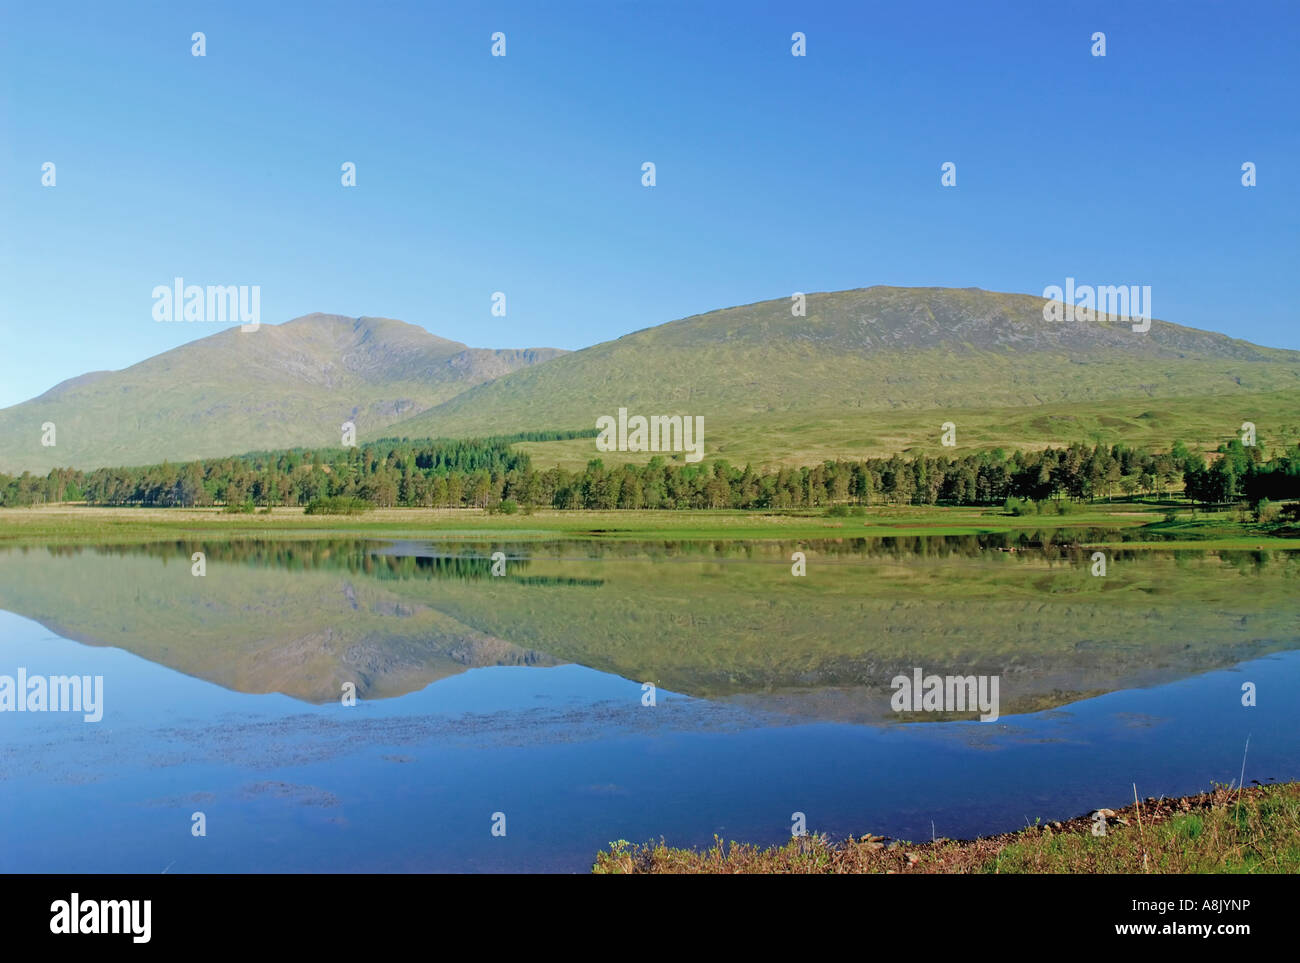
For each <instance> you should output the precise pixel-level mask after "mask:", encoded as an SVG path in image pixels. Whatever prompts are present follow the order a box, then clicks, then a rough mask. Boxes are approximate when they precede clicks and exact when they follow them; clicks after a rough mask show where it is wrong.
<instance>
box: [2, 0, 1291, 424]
mask: <svg viewBox="0 0 1300 963" xmlns="http://www.w3.org/2000/svg"><path fill="white" fill-rule="evenodd" d="M3 10H4V13H3V21H2V24H0V28H2V29H0V33H2V39H0V45H2V46H0V76H3V102H2V103H0V134H2V136H0V185H3V189H2V193H0V218H2V219H3V230H2V231H0V236H2V237H3V240H2V241H0V243H2V244H3V245H4V247H3V252H2V257H3V261H2V263H0V293H2V297H0V335H2V338H0V347H2V348H3V350H0V405H8V404H13V403H16V402H18V401H21V400H24V399H26V398H29V397H32V396H34V395H36V394H38V393H40V392H42V391H44V390H45V389H47V388H49V387H50V386H52V385H53V384H55V383H56V382H58V381H60V380H62V379H64V378H67V377H70V376H73V375H76V374H79V373H82V372H85V371H90V370H98V369H105V368H120V367H125V366H127V365H129V364H132V363H134V362H136V361H139V360H142V359H144V358H146V357H148V356H150V355H153V354H156V353H158V352H160V351H163V350H166V349H168V348H170V347H174V346H175V345H177V344H180V343H182V342H184V341H188V340H192V339H195V338H198V337H202V336H204V335H208V334H212V333H215V331H216V330H217V328H216V326H214V325H207V324H190V325H185V324H173V325H165V324H157V323H155V322H154V321H153V319H152V316H151V309H152V306H153V302H152V300H151V297H150V292H151V291H152V289H153V287H154V286H155V285H158V284H166V283H169V282H170V279H172V278H173V277H176V276H178V275H179V276H181V277H184V278H185V279H186V281H187V282H188V283H197V284H250V285H251V284H257V285H260V286H261V289H262V320H263V321H264V322H267V323H278V322H280V321H284V320H288V319H290V318H293V317H297V316H299V315H302V314H307V313H309V312H312V311H326V312H336V313H340V314H347V315H363V314H369V315H382V316H387V317H396V318H401V319H403V320H408V321H412V322H416V323H419V324H422V325H424V326H425V327H426V328H428V329H429V330H430V331H432V332H434V333H436V334H439V335H442V336H444V337H448V338H452V339H455V340H458V341H464V342H467V343H469V344H472V345H475V346H482V347H525V346H541V345H548V346H555V347H563V348H579V347H583V346H585V345H589V344H593V343H596V342H598V341H603V340H607V339H610V338H614V337H617V336H618V335H620V334H624V333H626V332H628V331H632V330H635V329H638V328H642V327H646V326H648V325H652V324H657V323H659V322H662V321H668V320H672V319H675V318H679V317H684V316H688V315H691V314H695V313H699V312H702V311H708V310H712V309H715V308H720V307H727V306H730V305H735V304H745V303H749V302H753V301H759V300H763V299H767V298H773V297H788V296H789V294H790V293H791V292H793V291H796V290H799V291H821V290H837V289H843V288H853V287H862V286H867V285H871V284H881V283H883V284H899V285H950V286H958V287H966V286H978V287H983V288H988V289H992V290H1005V291H1023V292H1029V293H1035V294H1041V292H1042V290H1043V288H1044V287H1045V286H1046V285H1048V284H1063V282H1064V279H1065V277H1066V276H1067V275H1068V276H1073V277H1075V278H1076V279H1078V280H1079V282H1080V283H1098V284H1119V283H1131V284H1149V285H1151V287H1152V300H1153V303H1154V314H1155V316H1156V317H1160V318H1165V319H1168V320H1173V321H1178V322H1181V323H1186V324H1192V325H1195V326H1198V327H1207V328H1212V329H1216V330H1221V331H1224V332H1227V333H1229V334H1232V335H1234V336H1237V337H1242V338H1247V339H1249V340H1252V341H1256V342H1260V343H1264V344H1269V345H1277V346H1285V347H1293V348H1296V347H1300V334H1298V333H1297V324H1296V321H1297V312H1296V296H1295V281H1296V277H1297V265H1300V234H1298V227H1297V224H1298V220H1300V219H1298V217H1297V212H1298V211H1300V205H1298V204H1297V200H1298V199H1300V197H1298V195H1300V187H1298V185H1300V170H1297V158H1298V157H1300V149H1298V148H1300V143H1298V142H1300V124H1298V123H1297V120H1298V119H1300V118H1298V114H1300V107H1298V106H1297V105H1300V82H1298V77H1300V68H1298V67H1297V61H1298V58H1297V56H1296V50H1297V41H1298V39H1300V37H1298V33H1300V31H1298V29H1297V27H1298V26H1300V4H1296V3H1290V2H1268V0H1266V2H1262V3H1252V4H1249V5H1240V4H1231V3H1212V4H1209V3H1186V2H1178V3H1173V2H1142V0H1125V2H1119V3H1113V4H1112V3H1105V4H1089V3H1074V2H1071V3H1056V2H1041V0H1035V2H1025V3H1015V4H1011V3H983V2H980V3H965V2H963V3H942V2H941V3H923V4H922V3H838V4H831V3H821V4H817V3H813V4H809V3H803V2H799V3H785V4H776V3H772V4H767V3H735V4H722V3H706V2H698V3H678V2H659V0H656V2H651V3H608V2H594V0H593V2H589V3H564V2H557V3H545V4H541V3H535V2H524V3H517V4H515V3H511V4H472V5H471V4H468V3H466V4H437V5H434V4H425V3H419V4H417V3H409V4H400V3H382V4H371V3H364V2H363V3H339V4H333V3H302V4H297V3H289V2H280V0H277V2H258V3H233V4H227V3H223V4H220V5H218V4H193V5H191V4H186V3H179V2H166V3H156V4H155V3H148V4H146V3H135V2H123V3H101V2H94V3H89V2H88V3H75V4H70V3H62V2H57V0H52V2H42V3H40V4H30V3H22V4H19V3H17V2H10V0H5V2H4V5H3ZM196 30H202V31H204V32H205V33H206V35H207V56H206V57H203V58H196V57H193V56H191V54H190V45H191V41H190V35H191V34H192V33H193V32H194V31H196ZM497 30H500V31H504V32H505V33H506V35H507V56H506V57H505V58H494V57H491V56H490V55H489V48H490V35H491V34H492V32H493V31H497ZM796 30H799V31H803V32H804V33H806V34H807V38H808V41H807V44H808V48H807V49H808V55H807V57H805V58H795V57H792V56H791V55H790V35H791V33H792V32H794V31H796ZM1097 30H1101V31H1105V33H1106V36H1107V56H1106V57H1105V58H1104V59H1103V58H1094V57H1092V56H1091V55H1090V46H1091V42H1090V39H1089V38H1090V36H1091V34H1092V33H1093V32H1094V31H1097ZM45 161H53V162H54V163H55V164H56V165H57V178H58V180H57V186H56V187H54V188H45V187H42V186H41V184H40V176H41V164H42V163H43V162H45ZM344 161H353V162H354V163H356V165H357V180H358V186H357V187H356V188H355V189H346V188H343V187H342V186H341V185H340V183H339V177H340V171H339V167H340V165H341V164H342V163H343V162H344ZM643 161H653V162H654V163H655V164H656V165H657V177H658V184H657V186H656V187H654V188H645V187H642V186H641V164H642V162H643ZM945 161H952V162H954V163H955V164H956V165H957V187H956V188H955V189H945V188H943V187H941V186H940V165H941V164H942V163H943V162H945ZM1245 161H1251V162H1254V163H1255V164H1256V165H1257V170H1258V174H1257V176H1258V186H1257V187H1255V188H1244V187H1242V186H1241V183H1240V177H1241V173H1240V168H1241V165H1242V163H1243V162H1245ZM494 291H504V292H505V293H506V295H507V298H508V315H507V317H505V318H494V317H492V316H491V315H490V312H489V309H490V296H491V294H492V292H494Z"/></svg>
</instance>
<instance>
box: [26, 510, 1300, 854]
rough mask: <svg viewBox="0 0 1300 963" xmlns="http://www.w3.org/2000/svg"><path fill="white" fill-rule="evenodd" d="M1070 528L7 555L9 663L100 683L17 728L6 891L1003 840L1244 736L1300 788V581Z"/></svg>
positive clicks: (1114, 802) (1234, 762) (1181, 772)
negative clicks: (904, 841) (90, 876)
mask: <svg viewBox="0 0 1300 963" xmlns="http://www.w3.org/2000/svg"><path fill="white" fill-rule="evenodd" d="M1073 541H1074V539H1073V537H1070V536H1064V537H1063V536H1057V537H1056V541H1055V542H1053V541H1052V539H1051V537H1045V536H1044V535H1043V534H1042V533H1025V534H1024V535H1020V536H1015V537H1012V538H1010V539H1006V540H1003V539H987V540H983V539H975V538H932V539H899V540H876V541H864V540H840V541H827V542H800V543H795V542H789V543H770V542H762V543H754V542H751V543H744V542H719V543H672V542H655V543H647V542H639V543H618V544H609V543H603V544H596V545H592V544H574V543H518V544H509V543H497V544H487V543H484V544H472V545H471V544H464V543H448V544H428V543H415V542H363V541H355V540H334V541H329V542H296V543H295V542H277V543H267V544H257V543H239V544H217V543H198V542H196V543H194V544H189V543H184V544H176V543H169V544H166V545H156V546H147V547H137V548H113V547H102V548H95V549H44V548H41V549H29V550H26V551H21V550H9V551H4V552H0V608H2V609H4V610H5V611H4V612H0V675H10V676H13V675H15V674H16V672H17V670H18V668H19V667H22V668H25V669H26V671H27V674H28V676H29V677H31V676H36V675H43V676H52V675H63V674H76V675H83V676H84V675H90V676H96V675H99V676H102V677H103V679H104V700H103V701H104V713H103V719H102V721H100V722H97V723H88V722H84V721H83V720H82V716H81V714H77V713H57V712H21V713H18V712H3V713H0V870H3V871H10V872H13V871H67V872H108V871H127V872H144V873H156V872H162V871H163V870H167V871H168V872H173V873H176V872H210V871H272V872H274V871H298V870H303V871H328V872H334V871H343V872H349V871H370V870H378V871H427V870H453V871H465V870H468V871H483V870H486V871H502V870H504V871H510V870H553V871H585V870H586V869H588V868H589V867H590V865H591V862H592V859H593V857H594V854H595V853H596V851H597V850H599V849H600V848H602V847H603V846H605V845H606V844H607V843H608V842H610V841H611V840H616V839H620V838H621V839H629V840H636V841H643V840H647V839H650V838H656V839H657V838H659V837H660V836H662V837H664V838H665V839H666V840H667V841H668V842H670V843H673V844H678V845H702V844H707V843H709V842H711V841H712V839H713V836H714V834H717V835H720V836H723V837H726V838H732V839H742V840H748V841H754V842H762V843H772V842H778V841H780V840H782V839H784V838H787V837H788V836H789V833H790V824H791V814H792V813H793V812H796V811H799V812H803V813H805V814H806V817H807V822H808V826H809V828H810V829H811V830H813V831H819V832H826V833H828V834H830V835H831V836H832V837H837V836H840V837H842V836H844V835H846V834H848V833H858V834H860V833H863V832H867V831H871V832H875V833H881V834H885V835H890V836H895V837H900V838H912V839H922V838H925V839H928V838H929V837H930V835H931V834H932V833H935V834H937V835H940V836H949V837H964V836H972V835H976V834H982V833H990V832H997V831H1004V830H1008V829H1014V828H1017V827H1019V826H1022V825H1024V824H1025V822H1026V821H1033V820H1034V819H1035V818H1036V817H1043V818H1045V819H1056V818H1064V817H1069V816H1073V815H1078V814H1080V813H1082V812H1085V811H1087V810H1091V809H1094V808H1097V807H1100V806H1111V807H1116V806H1120V805H1123V804H1124V803H1125V802H1126V801H1130V800H1131V797H1132V793H1133V788H1132V785H1133V783H1136V784H1137V789H1138V792H1139V793H1140V794H1141V795H1143V796H1146V795H1160V794H1166V795H1173V794H1179V793H1185V792H1192V791H1197V790H1200V789H1204V788H1207V787H1208V786H1209V784H1210V783H1211V782H1212V781H1220V782H1224V783H1226V782H1229V781H1232V780H1235V779H1237V778H1238V776H1239V774H1240V772H1241V768H1242V757H1243V750H1244V749H1245V746H1246V741H1247V738H1249V751H1248V752H1247V753H1246V758H1245V773H1246V780H1247V781H1250V780H1252V779H1255V780H1259V781H1261V782H1265V781H1268V780H1270V779H1277V780H1283V779H1294V778H1297V777H1300V698H1297V693H1300V652H1298V651H1297V650H1300V605H1298V604H1297V602H1296V598H1297V593H1296V588H1297V585H1298V584H1300V582H1298V579H1300V558H1298V557H1297V556H1296V555H1295V554H1294V553H1281V552H1268V553H1266V552H1248V553H1247V552H1240V553H1222V554H1215V553H1202V552H1137V551H1126V552H1117V553H1115V554H1113V555H1112V556H1111V557H1110V558H1108V560H1107V574H1106V575H1105V576H1104V577H1096V576H1093V575H1092V574H1091V573H1090V568H1091V566H1092V564H1093V563H1092V561H1091V558H1090V556H1091V553H1090V552H1089V551H1084V550H1081V549H1079V548H1077V547H1074V545H1073ZM1009 548H1017V549H1018V550H1017V551H1015V552H1011V551H1007V550H1006V549H1009ZM196 551H202V552H204V553H205V555H206V574H205V575H204V576H203V577H196V576H194V575H193V574H191V565H192V563H191V555H192V553H193V552H196ZM796 551H802V552H804V553H805V555H806V557H807V575H805V576H803V577H795V576H793V575H792V574H791V571H790V566H791V562H790V556H791V554H792V553H793V552H796ZM494 552H501V553H502V554H503V555H504V556H505V561H504V574H503V575H499V576H498V575H493V574H492V566H493V560H492V558H491V556H492V554H493V553H494ZM916 667H919V668H922V669H923V670H924V672H925V673H926V674H930V673H937V674H941V675H943V674H960V675H968V674H996V675H997V676H998V677H999V679H1000V696H1001V712H1002V715H1001V718H999V719H998V720H997V721H996V722H978V721H973V716H972V714H970V713H965V714H959V716H960V718H953V717H952V716H934V715H925V714H915V715H910V716H907V717H900V716H899V715H898V714H896V713H894V712H893V711H892V710H891V708H890V705H889V698H890V695H891V689H890V687H889V681H890V679H891V678H893V677H894V676H895V675H896V674H899V673H907V674H910V673H911V671H912V669H913V668H916ZM646 682H649V683H654V684H655V685H656V686H657V689H656V692H655V696H656V699H655V702H656V704H655V705H654V706H646V705H643V704H642V703H643V686H642V683H646ZM1245 682H1250V683H1253V684H1254V685H1255V686H1256V688H1257V700H1258V705H1257V706H1255V707H1252V708H1246V707H1243V706H1242V704H1241V701H1242V685H1243V683H1245ZM345 684H351V685H354V686H355V687H356V690H357V693H358V699H357V702H356V705H354V706H345V705H342V704H341V700H340V695H341V692H342V689H343V686H344V685H345ZM945 719H946V720H947V721H941V720H945ZM195 812H202V813H204V814H205V817H206V824H207V835H206V837H202V838H198V837H195V836H193V835H191V831H190V828H191V816H192V814H193V813H195ZM494 813H504V814H505V822H506V834H505V836H503V837H501V836H493V835H492V833H491V829H492V825H493V814H494Z"/></svg>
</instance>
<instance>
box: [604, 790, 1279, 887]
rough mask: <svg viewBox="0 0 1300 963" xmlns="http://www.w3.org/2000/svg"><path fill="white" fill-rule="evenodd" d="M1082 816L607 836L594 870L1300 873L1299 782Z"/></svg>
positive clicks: (1216, 793)
mask: <svg viewBox="0 0 1300 963" xmlns="http://www.w3.org/2000/svg"><path fill="white" fill-rule="evenodd" d="M1105 822H1106V823H1107V826H1106V833H1105V834H1104V835H1094V833H1093V826H1094V825H1095V824H1096V820H1094V819H1093V818H1091V817H1088V816H1084V817H1080V818H1077V819H1073V820H1070V821H1069V822H1067V823H1060V822H1057V823H1051V824H1047V825H1043V824H1040V825H1037V826H1034V827H1030V828H1028V829H1025V830H1022V831H1021V832H1019V833H1012V834H1007V835H1004V836H997V837H992V838H987V839H977V840H969V841H953V840H939V841H934V842H929V843H923V844H919V845H914V844H910V843H901V844H900V843H897V842H889V841H887V840H885V839H884V838H882V837H878V836H871V835H866V836H862V837H860V838H856V839H855V838H850V839H848V840H845V841H844V842H842V843H838V844H832V843H831V842H830V841H829V840H827V839H826V838H825V837H820V836H808V837H803V838H800V839H792V840H791V841H789V842H787V843H784V844H782V845H780V846H771V847H760V846H754V845H749V844H743V843H732V844H730V845H725V844H724V843H723V842H722V841H721V840H717V841H715V843H714V845H713V846H712V847H710V848H709V849H706V850H694V849H678V848H673V847H670V846H668V845H666V844H665V843H663V842H662V841H661V842H659V843H649V844H646V845H641V846H637V845H633V844H631V843H628V842H627V841H626V840H619V841H617V842H614V843H611V844H610V847H609V849H608V850H606V851H604V852H601V853H600V854H598V855H597V857H596V862H595V865H594V866H593V867H592V872H594V873H601V874H607V873H617V874H627V873H946V874H951V873H980V874H987V873H1010V874H1023V873H1035V874H1065V873H1069V874H1098V873H1111V874H1113V873H1132V874H1139V873H1145V874H1157V875H1165V874H1186V873H1297V872H1300V783H1295V782H1292V783H1283V784H1279V785H1272V786H1263V787H1258V788H1252V789H1247V790H1245V791H1243V792H1240V793H1238V792H1237V791H1235V790H1230V789H1224V788H1220V789H1216V790H1214V791H1213V792H1209V793H1201V794H1198V795H1195V796H1187V797H1183V798H1180V799H1161V800H1155V799H1148V800H1146V801H1145V802H1144V803H1143V804H1141V805H1133V806H1128V807H1126V808H1124V809H1122V810H1119V811H1115V812H1114V813H1113V814H1112V815H1111V816H1109V817H1107V818H1106V819H1105Z"/></svg>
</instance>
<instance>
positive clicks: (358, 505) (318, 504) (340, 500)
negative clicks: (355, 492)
mask: <svg viewBox="0 0 1300 963" xmlns="http://www.w3.org/2000/svg"><path fill="white" fill-rule="evenodd" d="M374 507H375V506H373V505H371V504H370V503H369V502H368V501H366V500H365V499H364V498H344V497H343V496H341V495H335V496H334V497H333V498H313V499H312V500H311V501H309V502H308V503H307V509H306V514H308V515H360V514H361V513H362V512H368V511H370V509H372V508H374Z"/></svg>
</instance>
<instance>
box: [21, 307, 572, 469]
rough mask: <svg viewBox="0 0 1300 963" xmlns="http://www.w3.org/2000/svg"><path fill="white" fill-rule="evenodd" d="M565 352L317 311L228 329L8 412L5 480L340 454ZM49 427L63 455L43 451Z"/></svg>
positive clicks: (51, 449)
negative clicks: (356, 440)
mask: <svg viewBox="0 0 1300 963" xmlns="http://www.w3.org/2000/svg"><path fill="white" fill-rule="evenodd" d="M562 353H563V352H561V351H559V350H558V349H554V348H534V349H527V350H488V349H482V348H469V347H466V346H465V345H463V344H460V343H459V342H456V341H448V340H446V339H444V338H439V337H436V336H434V335H432V334H430V333H429V332H427V331H425V330H424V329H423V328H420V327H417V326H415V325H411V324H406V323H404V322H402V321H393V320H390V319H387V318H345V317H341V316H339V315H332V314H311V315H307V316H306V317H302V318H297V319H296V320H293V321H288V322H286V323H284V324H279V325H266V324H264V325H262V326H261V327H260V328H258V330H256V331H249V332H243V331H240V330H239V329H238V328H237V327H234V328H227V329H224V330H222V331H220V332H218V333H216V334H213V335H211V336H209V337H206V338H202V339H200V340H198V341H194V342H192V343H190V344H186V345H182V346H181V347H179V348H175V349H173V350H171V351H168V352H165V353H164V354H160V355H158V356H156V357H153V358H150V359H149V360H148V361H143V362H141V363H140V364H137V365H133V366H132V367H130V368H126V369H124V370H122V371H113V372H108V371H98V372H93V373H90V374H85V375H81V376H79V377H77V378H72V379H69V380H68V381H65V382H63V383H62V384H59V385H57V386H56V387H54V388H52V389H50V390H49V391H47V392H46V393H45V394H43V395H41V396H40V397H38V398H34V399H32V400H31V401H27V402H24V403H23V404H20V405H15V406H13V407H11V408H7V409H5V410H3V411H0V470H3V471H19V470H31V471H40V472H44V471H48V470H49V469H50V468H52V467H62V466H74V467H77V468H87V469H89V468H95V467H102V466H105V465H127V464H131V465H138V464H148V463H151V462H159V461H162V460H164V459H167V460H171V461H181V460H185V459H191V458H198V457H205V456H220V455H233V454H239V453H241V452H246V451H257V450H263V449H274V448H288V447H295V446H299V445H301V446H318V447H324V446H336V445H338V444H339V443H340V439H341V426H342V424H343V422H345V421H352V422H354V423H355V424H356V426H357V433H358V435H362V434H376V435H382V434H384V430H383V429H384V428H385V427H386V426H388V425H390V424H392V423H393V422H395V421H398V420H400V419H402V418H407V417H410V416H411V415H414V414H416V413H418V412H421V411H424V410H427V409H428V408H430V407H432V406H434V405H436V404H438V403H439V402H442V401H445V400H447V399H448V398H450V397H453V396H454V395H456V394H457V393H459V392H461V391H463V390H465V389H466V388H468V387H471V386H473V385H476V384H479V383H481V382H483V381H487V380H490V379H492V378H497V377H500V376H501V375H504V374H509V373H510V372H512V371H516V370H518V369H519V368H522V367H527V366H529V365H533V364H538V363H540V362H543V361H547V360H549V359H551V358H553V357H555V356H557V355H559V354H562ZM46 422H53V423H54V425H55V431H56V434H55V441H56V444H55V445H54V446H53V447H44V446H42V444H41V439H42V428H41V426H42V425H43V424H44V423H46Z"/></svg>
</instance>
